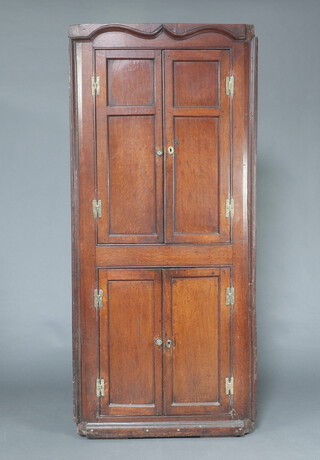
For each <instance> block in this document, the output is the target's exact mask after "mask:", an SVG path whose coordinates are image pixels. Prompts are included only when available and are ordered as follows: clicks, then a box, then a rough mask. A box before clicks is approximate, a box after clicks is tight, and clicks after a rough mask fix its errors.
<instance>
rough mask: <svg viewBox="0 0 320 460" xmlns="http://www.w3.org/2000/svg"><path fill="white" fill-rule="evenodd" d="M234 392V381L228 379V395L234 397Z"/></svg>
mask: <svg viewBox="0 0 320 460" xmlns="http://www.w3.org/2000/svg"><path fill="white" fill-rule="evenodd" d="M233 390H234V379H233V377H231V378H230V379H229V378H228V377H227V378H226V395H227V396H228V395H229V396H232V395H233Z"/></svg>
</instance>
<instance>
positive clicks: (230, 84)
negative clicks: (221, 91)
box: [226, 75, 234, 96]
mask: <svg viewBox="0 0 320 460" xmlns="http://www.w3.org/2000/svg"><path fill="white" fill-rule="evenodd" d="M233 93H234V76H233V75H231V77H227V78H226V95H227V96H233Z"/></svg>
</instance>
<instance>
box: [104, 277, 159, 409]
mask: <svg viewBox="0 0 320 460" xmlns="http://www.w3.org/2000/svg"><path fill="white" fill-rule="evenodd" d="M99 288H100V289H103V291H104V298H105V300H104V305H103V308H101V310H100V377H101V378H103V379H104V381H105V396H104V397H102V398H101V403H100V404H101V405H100V415H102V416H103V415H157V414H161V413H162V348H161V347H159V346H157V345H156V344H155V339H156V338H158V337H162V326H161V272H160V271H159V270H158V271H155V270H140V269H135V270H128V269H124V270H116V269H115V270H107V269H101V270H99Z"/></svg>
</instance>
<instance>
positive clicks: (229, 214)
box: [226, 198, 234, 217]
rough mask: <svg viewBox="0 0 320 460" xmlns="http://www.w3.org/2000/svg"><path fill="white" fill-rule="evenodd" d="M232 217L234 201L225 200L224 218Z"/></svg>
mask: <svg viewBox="0 0 320 460" xmlns="http://www.w3.org/2000/svg"><path fill="white" fill-rule="evenodd" d="M233 216H234V199H233V198H231V199H229V198H227V199H226V217H233Z"/></svg>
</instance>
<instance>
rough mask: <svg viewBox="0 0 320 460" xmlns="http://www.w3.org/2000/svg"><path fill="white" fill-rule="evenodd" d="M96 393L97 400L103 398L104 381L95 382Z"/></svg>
mask: <svg viewBox="0 0 320 460" xmlns="http://www.w3.org/2000/svg"><path fill="white" fill-rule="evenodd" d="M96 393H97V397H98V398H100V396H104V379H97V380H96Z"/></svg>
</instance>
